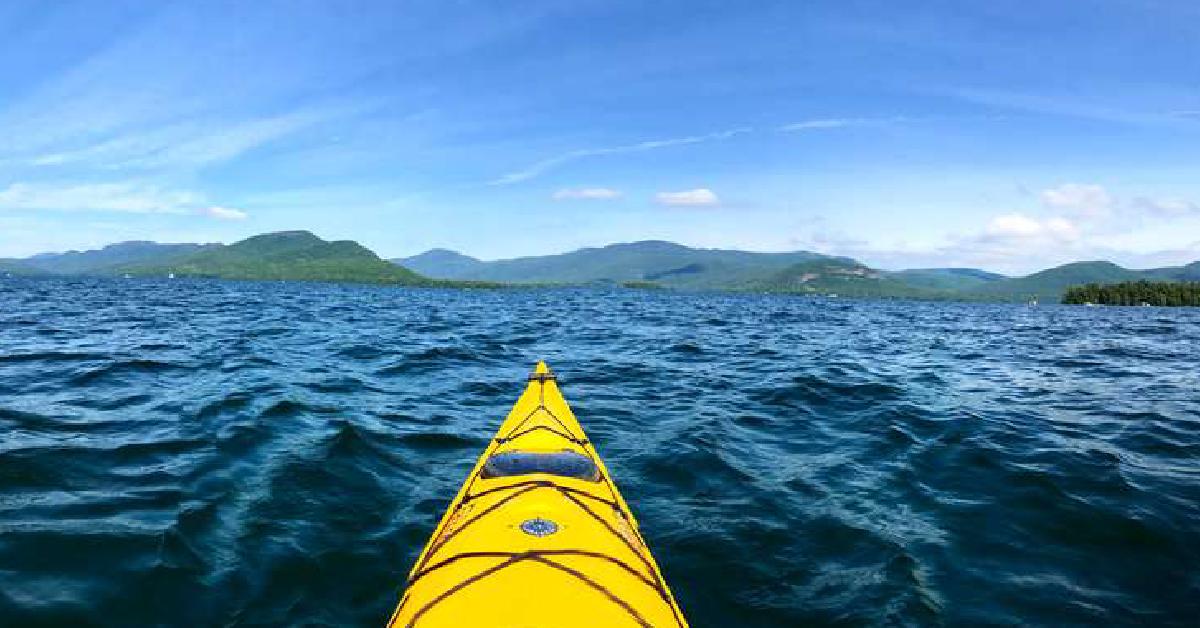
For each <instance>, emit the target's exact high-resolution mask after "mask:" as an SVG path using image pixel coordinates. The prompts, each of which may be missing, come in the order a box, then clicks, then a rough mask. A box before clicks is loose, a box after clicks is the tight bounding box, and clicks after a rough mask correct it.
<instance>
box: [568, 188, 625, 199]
mask: <svg viewBox="0 0 1200 628" xmlns="http://www.w3.org/2000/svg"><path fill="white" fill-rule="evenodd" d="M620 197H621V193H620V192H619V191H617V190H614V189H611V188H563V189H561V190H558V191H557V192H555V193H554V196H553V198H554V200H556V201H565V200H611V199H614V198H620Z"/></svg>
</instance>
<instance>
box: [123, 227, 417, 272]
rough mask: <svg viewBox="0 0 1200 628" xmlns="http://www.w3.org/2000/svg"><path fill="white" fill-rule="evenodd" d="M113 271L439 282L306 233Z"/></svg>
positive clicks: (342, 243)
mask: <svg viewBox="0 0 1200 628" xmlns="http://www.w3.org/2000/svg"><path fill="white" fill-rule="evenodd" d="M112 270H113V271H114V272H119V273H124V274H130V275H139V276H147V275H150V276H162V275H168V276H170V275H174V276H176V277H213V278H218V279H254V280H283V281H289V280H290V281H340V282H356V283H380V284H398V285H407V286H427V285H435V284H436V283H437V282H436V281H434V280H431V279H429V278H427V277H423V276H421V275H419V274H417V273H415V272H413V271H411V270H408V269H407V268H402V267H399V266H396V265H395V264H391V263H389V262H387V261H384V260H382V259H380V258H379V256H378V255H376V254H375V253H373V252H372V251H371V250H369V249H367V248H366V247H364V246H362V245H361V244H359V243H357V242H353V241H350V240H339V241H334V242H327V241H325V240H322V239H321V238H318V237H317V236H315V235H313V234H312V233H310V232H308V231H281V232H278V233H268V234H263V235H257V236H253V237H250V238H247V239H245V240H242V241H240V242H235V243H234V244H230V245H218V246H215V247H208V248H205V249H202V250H199V251H196V252H194V253H191V254H188V255H183V256H178V255H176V256H172V257H169V258H166V259H160V260H156V261H151V262H144V261H143V262H135V263H131V264H123V265H118V266H114V267H112Z"/></svg>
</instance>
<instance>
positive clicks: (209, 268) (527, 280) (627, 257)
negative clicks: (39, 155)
mask: <svg viewBox="0 0 1200 628" xmlns="http://www.w3.org/2000/svg"><path fill="white" fill-rule="evenodd" d="M5 275H12V276H36V275H85V276H109V277H122V276H130V277H164V278H165V277H176V278H184V277H207V278H215V279H235V280H274V281H330V282H351V283H370V284H382V285H397V286H415V287H451V288H472V287H497V286H502V285H507V286H517V287H521V286H524V287H539V286H601V287H609V288H613V289H631V290H675V291H725V292H759V293H777V294H800V295H813V296H822V297H830V296H840V297H851V298H878V299H939V300H958V301H988V302H1018V303H1024V302H1028V301H1039V302H1043V303H1057V302H1059V301H1060V299H1062V298H1063V296H1064V293H1066V292H1067V291H1068V289H1069V288H1072V287H1076V286H1084V287H1088V286H1090V285H1092V284H1095V285H1097V286H1098V285H1104V284H1122V283H1123V282H1141V281H1145V282H1155V285H1157V283H1160V282H1162V283H1165V285H1167V286H1175V285H1177V284H1179V283H1180V282H1197V281H1200V262H1193V263H1191V264H1188V265H1186V266H1177V267H1166V268H1156V269H1148V270H1131V269H1127V268H1123V267H1121V266H1118V265H1116V264H1113V263H1111V262H1105V261H1094V262H1075V263H1071V264H1065V265H1062V266H1057V267H1055V268H1050V269H1047V270H1043V271H1041V272H1037V273H1033V274H1031V275H1028V276H1024V277H1008V276H1005V275H1000V274H997V273H992V272H988V271H984V270H979V269H975V268H919V269H910V270H899V271H890V270H882V269H877V268H872V267H870V266H867V265H866V264H863V263H861V262H859V261H857V260H854V259H851V258H848V257H839V256H830V255H823V254H820V253H814V252H811V251H792V252H785V253H759V252H752V251H738V250H724V249H700V248H692V247H688V246H684V245H681V244H676V243H673V242H664V241H658V240H650V241H642V242H631V243H622V244H611V245H608V246H603V247H595V248H584V249H579V250H576V251H571V252H568V253H562V254H557V255H541V256H531V257H520V258H515V259H506V260H496V261H483V260H480V259H477V258H474V257H471V256H468V255H464V254H462V253H459V252H456V251H450V250H447V249H431V250H429V251H426V252H424V253H421V254H420V255H415V256H412V257H406V258H399V259H392V260H385V259H382V258H380V257H379V256H378V255H376V254H375V253H374V252H373V251H371V250H370V249H367V248H366V247H364V246H362V245H361V244H359V243H357V242H354V241H350V240H341V241H326V240H323V239H321V238H319V237H317V236H316V235H314V234H312V233H310V232H308V231H283V232H277V233H267V234H262V235H257V236H254V237H251V238H247V239H245V240H242V241H240V242H236V243H233V244H228V245H225V244H160V243H156V242H145V241H135V242H122V243H118V244H112V245H109V246H106V247H104V248H102V249H96V250H90V251H68V252H65V253H43V254H40V255H34V256H32V257H28V258H24V259H0V276H5ZM1089 289H1091V288H1089ZM1072 294H1074V293H1072ZM1089 294H1090V293H1089ZM1072 298H1074V297H1072ZM1088 301H1089V302H1092V303H1100V302H1104V301H1101V300H1100V299H1099V297H1097V298H1094V299H1088ZM1143 301H1145V302H1151V301H1148V300H1143Z"/></svg>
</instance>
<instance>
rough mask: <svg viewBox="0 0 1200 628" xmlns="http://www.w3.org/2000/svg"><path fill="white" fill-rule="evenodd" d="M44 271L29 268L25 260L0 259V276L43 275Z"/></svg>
mask: <svg viewBox="0 0 1200 628" xmlns="http://www.w3.org/2000/svg"><path fill="white" fill-rule="evenodd" d="M44 274H46V272H45V271H43V270H39V269H37V268H34V267H33V266H30V265H29V264H27V263H26V262H25V260H18V259H0V276H6V275H13V276H29V275H44Z"/></svg>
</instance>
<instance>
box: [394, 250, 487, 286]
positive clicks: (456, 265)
mask: <svg viewBox="0 0 1200 628" xmlns="http://www.w3.org/2000/svg"><path fill="white" fill-rule="evenodd" d="M391 261H392V263H394V264H399V265H400V266H403V267H405V268H407V269H409V270H411V271H413V272H416V273H420V274H422V275H425V276H427V277H437V278H438V279H463V278H468V277H471V276H472V274H475V273H476V272H477V271H478V270H479V269H480V268H481V267H483V266H486V265H487V263H486V262H483V261H480V260H478V259H475V258H474V257H471V256H470V255H463V254H462V253H459V252H457V251H451V250H449V249H429V250H428V251H425V252H424V253H421V254H420V255H414V256H412V257H406V258H403V259H394V260H391Z"/></svg>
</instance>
